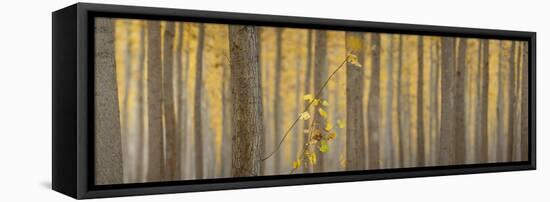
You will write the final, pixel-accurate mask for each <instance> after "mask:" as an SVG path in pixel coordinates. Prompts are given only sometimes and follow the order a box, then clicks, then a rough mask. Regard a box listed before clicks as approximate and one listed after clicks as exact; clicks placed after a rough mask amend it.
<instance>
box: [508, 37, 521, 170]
mask: <svg viewBox="0 0 550 202" xmlns="http://www.w3.org/2000/svg"><path fill="white" fill-rule="evenodd" d="M515 57H516V43H515V42H512V44H511V47H510V57H509V59H508V75H509V78H508V97H509V98H510V103H509V104H508V145H507V147H506V152H507V155H506V156H507V157H508V158H507V159H506V161H512V159H513V157H514V151H515V149H514V144H515V142H516V141H514V140H515V137H516V135H515V126H516V125H517V119H516V104H517V101H516V97H517V96H518V95H517V93H516V70H515V69H516V63H515Z"/></svg>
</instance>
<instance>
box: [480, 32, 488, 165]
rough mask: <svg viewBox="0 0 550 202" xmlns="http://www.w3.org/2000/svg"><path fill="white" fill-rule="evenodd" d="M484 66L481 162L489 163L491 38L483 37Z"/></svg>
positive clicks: (482, 75)
mask: <svg viewBox="0 0 550 202" xmlns="http://www.w3.org/2000/svg"><path fill="white" fill-rule="evenodd" d="M482 46H483V54H482V58H483V67H482V72H481V77H482V79H481V81H482V84H481V99H480V100H481V105H480V106H481V110H480V112H481V120H480V124H481V152H480V154H479V162H480V163H487V162H488V159H489V140H488V138H489V128H488V125H487V124H488V122H487V121H488V120H487V118H488V112H489V110H488V109H489V108H488V104H489V40H487V39H483V41H482Z"/></svg>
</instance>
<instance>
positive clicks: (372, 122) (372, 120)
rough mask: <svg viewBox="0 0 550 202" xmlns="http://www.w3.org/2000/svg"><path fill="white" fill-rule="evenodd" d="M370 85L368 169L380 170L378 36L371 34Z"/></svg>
mask: <svg viewBox="0 0 550 202" xmlns="http://www.w3.org/2000/svg"><path fill="white" fill-rule="evenodd" d="M371 37H372V39H371V53H372V54H371V57H372V59H371V61H372V70H371V83H370V90H369V103H368V104H367V113H368V125H367V126H368V127H369V129H368V133H369V134H368V138H369V140H368V142H369V143H368V144H369V145H368V148H367V149H368V155H369V164H368V165H369V167H368V169H379V168H380V156H379V155H380V151H379V148H380V147H379V144H378V143H379V135H380V125H379V119H380V34H377V33H373V34H371Z"/></svg>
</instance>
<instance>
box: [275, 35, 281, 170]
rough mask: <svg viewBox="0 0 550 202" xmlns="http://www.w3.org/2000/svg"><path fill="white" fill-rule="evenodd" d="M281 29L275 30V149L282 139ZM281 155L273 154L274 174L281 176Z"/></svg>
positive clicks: (279, 152) (278, 152) (279, 153)
mask: <svg viewBox="0 0 550 202" xmlns="http://www.w3.org/2000/svg"><path fill="white" fill-rule="evenodd" d="M282 32H283V30H282V28H276V29H275V47H276V49H275V95H274V96H273V98H274V99H275V101H274V103H273V112H274V116H273V131H274V133H275V141H273V144H274V145H273V148H277V145H278V144H279V141H280V140H281V138H282V134H281V131H282V130H281V129H282V128H281V119H282V109H281V100H280V99H281V72H282V66H281V55H282V41H281V40H282V39H281V38H282ZM282 155H283V150H282V149H281V150H279V151H277V152H276V153H275V154H274V161H275V162H274V164H275V169H274V172H275V174H281V173H280V172H281V163H282V162H281V156H282Z"/></svg>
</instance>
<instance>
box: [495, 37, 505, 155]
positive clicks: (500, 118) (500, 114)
mask: <svg viewBox="0 0 550 202" xmlns="http://www.w3.org/2000/svg"><path fill="white" fill-rule="evenodd" d="M503 52H504V42H502V41H499V51H498V54H499V57H498V92H497V130H496V133H497V134H496V137H497V161H498V162H503V161H504V160H505V156H504V155H505V151H504V150H505V142H504V141H505V135H504V92H503V91H504V89H503V88H504V84H503V82H504V67H503V64H502V63H503V62H504V54H503Z"/></svg>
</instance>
